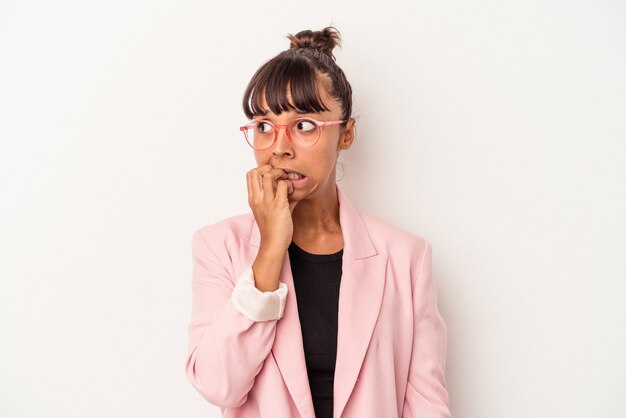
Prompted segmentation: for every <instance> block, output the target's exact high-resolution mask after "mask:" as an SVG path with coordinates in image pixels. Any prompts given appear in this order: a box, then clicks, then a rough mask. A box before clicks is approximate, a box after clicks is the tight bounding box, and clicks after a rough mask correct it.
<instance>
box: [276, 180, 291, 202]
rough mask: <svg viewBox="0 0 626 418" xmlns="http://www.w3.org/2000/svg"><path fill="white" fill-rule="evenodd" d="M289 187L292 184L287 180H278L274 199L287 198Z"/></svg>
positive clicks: (282, 199) (283, 199)
mask: <svg viewBox="0 0 626 418" xmlns="http://www.w3.org/2000/svg"><path fill="white" fill-rule="evenodd" d="M289 189H293V185H292V184H291V182H290V181H289V180H278V187H277V189H276V200H278V201H285V200H287V194H288V193H290V191H289Z"/></svg>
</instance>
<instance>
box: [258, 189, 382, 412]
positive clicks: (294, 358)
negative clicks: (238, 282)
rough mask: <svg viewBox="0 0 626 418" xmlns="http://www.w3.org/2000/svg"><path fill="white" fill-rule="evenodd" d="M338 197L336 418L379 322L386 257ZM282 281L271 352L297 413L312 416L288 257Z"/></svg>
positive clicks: (341, 195)
mask: <svg viewBox="0 0 626 418" xmlns="http://www.w3.org/2000/svg"><path fill="white" fill-rule="evenodd" d="M337 198H338V201H339V221H340V224H341V232H342V235H343V240H344V253H343V260H342V263H343V264H342V277H341V285H340V288H339V312H338V331H337V360H336V365H335V383H334V405H333V409H334V413H333V415H334V416H335V417H340V416H341V413H342V412H343V410H344V408H345V406H346V403H347V402H348V399H349V397H350V394H351V393H352V390H353V388H354V385H355V383H356V380H357V377H358V375H359V372H360V370H361V365H362V364H363V360H364V358H365V353H366V351H367V348H368V346H369V342H370V340H371V337H372V333H373V331H374V327H375V325H376V320H377V319H378V314H379V312H380V306H381V302H382V297H383V289H384V284H385V277H386V274H385V273H386V266H387V255H386V254H381V253H379V252H377V251H376V248H375V247H374V244H373V243H372V240H371V238H370V235H369V233H368V230H367V227H366V225H365V223H364V221H363V219H362V218H361V215H360V213H359V211H358V210H357V209H356V208H355V207H354V206H353V205H352V204H351V202H350V201H349V200H348V199H347V197H346V196H345V195H344V193H343V191H342V190H341V189H340V186H339V185H337ZM250 244H251V245H252V246H254V247H259V245H260V231H259V227H258V225H257V223H256V221H254V222H253V227H252V231H251V236H250ZM250 257H251V259H250V260H249V264H250V263H252V262H253V261H254V257H256V252H250ZM280 280H281V281H283V282H284V283H286V284H287V286H288V288H289V293H288V296H287V300H286V303H285V312H284V314H283V317H282V318H281V319H280V320H279V321H278V322H277V326H276V338H275V340H274V346H273V347H272V353H273V355H274V358H275V359H276V363H277V364H278V367H279V368H280V371H281V374H282V376H283V379H284V380H285V384H286V386H287V388H288V390H289V392H290V393H291V396H292V398H293V400H294V403H295V404H296V407H297V408H298V411H299V412H300V415H301V416H302V417H314V416H315V412H314V408H313V400H312V398H311V390H310V387H309V380H308V374H307V369H306V361H305V357H304V346H303V343H302V330H301V327H300V319H299V316H298V305H297V296H296V292H295V291H294V289H295V286H294V283H293V275H292V272H291V263H290V261H289V253H286V255H285V258H284V260H283V267H282V270H281V274H280Z"/></svg>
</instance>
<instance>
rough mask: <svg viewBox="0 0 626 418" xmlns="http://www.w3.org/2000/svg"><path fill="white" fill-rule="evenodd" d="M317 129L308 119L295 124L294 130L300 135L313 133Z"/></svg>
mask: <svg viewBox="0 0 626 418" xmlns="http://www.w3.org/2000/svg"><path fill="white" fill-rule="evenodd" d="M316 129H317V125H316V124H315V122H313V121H311V120H308V119H301V120H299V121H297V123H296V130H297V131H298V132H301V133H307V132H313V131H315V130H316Z"/></svg>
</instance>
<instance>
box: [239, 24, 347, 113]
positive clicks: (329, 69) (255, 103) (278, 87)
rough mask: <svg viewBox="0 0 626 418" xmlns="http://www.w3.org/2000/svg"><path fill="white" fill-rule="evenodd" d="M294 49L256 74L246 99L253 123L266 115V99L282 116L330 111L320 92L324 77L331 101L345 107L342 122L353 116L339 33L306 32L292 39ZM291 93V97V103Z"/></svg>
mask: <svg viewBox="0 0 626 418" xmlns="http://www.w3.org/2000/svg"><path fill="white" fill-rule="evenodd" d="M287 38H289V40H291V44H290V48H289V49H287V50H285V51H283V52H281V53H279V54H278V55H276V56H275V57H274V58H272V59H271V60H269V61H267V62H266V63H265V64H263V65H262V66H261V67H260V68H259V69H258V70H257V72H256V73H255V74H254V76H253V77H252V79H251V80H250V83H248V87H247V88H246V91H245V93H244V95H243V111H244V113H245V114H246V116H247V117H248V119H252V118H254V117H255V116H258V115H265V114H266V113H267V111H266V110H265V109H263V107H262V106H261V103H262V99H263V98H265V101H266V103H267V106H268V107H269V109H270V110H271V111H272V112H273V113H275V114H277V115H278V114H280V113H282V112H283V111H289V110H295V111H297V112H300V113H315V112H321V111H325V110H329V109H328V108H327V107H326V105H325V104H324V102H323V101H322V99H321V96H320V92H319V91H318V84H317V83H318V81H319V80H320V75H326V76H327V77H328V78H327V79H326V77H324V78H322V79H321V81H323V82H324V83H323V84H324V85H326V88H327V89H328V93H329V95H330V97H332V98H333V99H335V100H337V101H338V102H339V104H340V106H341V110H342V116H341V118H342V119H349V118H350V116H351V114H352V87H350V83H348V80H347V79H346V76H345V74H344V73H343V71H342V70H341V68H339V66H338V65H337V64H336V63H335V56H334V55H333V49H334V48H335V46H336V45H341V38H340V35H339V31H338V30H337V29H336V28H334V27H332V26H329V27H326V28H324V29H322V30H321V31H315V32H314V31H310V30H303V31H301V32H298V33H297V34H296V35H291V34H290V35H288V36H287ZM287 90H289V91H290V93H291V100H292V102H293V103H290V102H289V100H288V98H287Z"/></svg>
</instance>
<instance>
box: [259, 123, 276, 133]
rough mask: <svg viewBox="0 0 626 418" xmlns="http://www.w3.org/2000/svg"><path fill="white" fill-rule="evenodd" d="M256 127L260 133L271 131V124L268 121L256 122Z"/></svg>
mask: <svg viewBox="0 0 626 418" xmlns="http://www.w3.org/2000/svg"><path fill="white" fill-rule="evenodd" d="M256 129H257V131H258V132H259V133H261V134H266V133H271V132H272V124H270V123H268V122H262V121H261V122H257V124H256Z"/></svg>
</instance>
